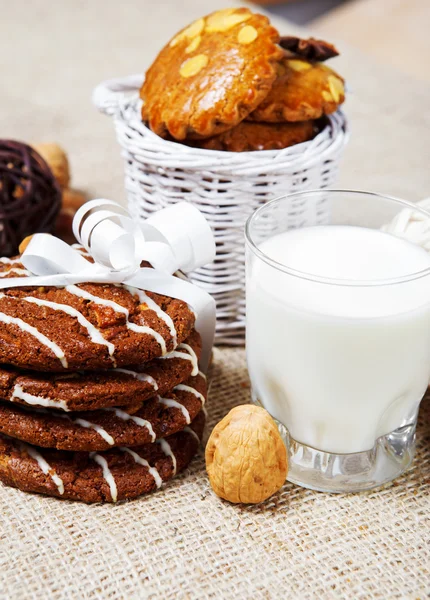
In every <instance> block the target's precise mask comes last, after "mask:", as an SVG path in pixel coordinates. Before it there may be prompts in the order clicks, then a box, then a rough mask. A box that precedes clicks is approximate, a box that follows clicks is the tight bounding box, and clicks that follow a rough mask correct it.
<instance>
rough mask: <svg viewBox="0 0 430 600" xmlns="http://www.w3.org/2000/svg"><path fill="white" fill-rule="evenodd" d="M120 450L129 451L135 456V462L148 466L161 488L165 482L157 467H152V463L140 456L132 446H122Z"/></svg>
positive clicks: (158, 487)
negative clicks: (131, 448)
mask: <svg viewBox="0 0 430 600" xmlns="http://www.w3.org/2000/svg"><path fill="white" fill-rule="evenodd" d="M120 450H121V452H127V453H128V454H130V455H131V456H132V457H133V458H134V462H136V463H137V464H138V465H142V467H146V468H147V469H148V473H149V474H150V475H152V477H153V478H154V481H155V485H156V486H157V489H160V487H161V486H162V484H163V480H162V479H161V477H160V473H159V472H158V471H157V469H156V468H155V467H151V465H150V464H149V462H148V461H147V460H145V459H144V458H142V457H141V456H139V455H138V454H137V452H134V450H130V448H124V447H121V448H120Z"/></svg>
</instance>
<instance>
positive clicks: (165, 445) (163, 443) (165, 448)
mask: <svg viewBox="0 0 430 600" xmlns="http://www.w3.org/2000/svg"><path fill="white" fill-rule="evenodd" d="M157 444H160V448H161V450H162V451H163V452H164V454H165V455H166V456H170V458H171V459H172V463H173V475H176V456H175V455H174V454H173V450H172V448H171V447H170V444H169V442H166V440H164V439H161V440H157Z"/></svg>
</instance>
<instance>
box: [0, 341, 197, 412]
mask: <svg viewBox="0 0 430 600" xmlns="http://www.w3.org/2000/svg"><path fill="white" fill-rule="evenodd" d="M200 352H201V339H200V335H199V334H198V333H197V332H196V331H195V330H194V331H192V333H191V335H190V336H188V338H186V340H185V342H183V343H181V344H179V346H178V347H177V348H176V350H174V351H173V352H169V353H168V354H166V356H165V357H163V358H156V359H153V360H152V361H150V362H148V363H145V364H143V365H139V366H132V367H127V368H122V369H110V370H99V371H87V372H83V371H75V372H71V373H66V374H63V373H60V374H57V373H41V372H35V371H23V370H22V369H18V368H16V367H10V366H6V365H1V366H0V400H2V401H9V402H13V403H14V404H16V405H22V406H24V407H25V406H26V407H27V408H31V407H35V408H53V409H55V410H61V411H64V412H70V411H72V412H73V411H88V410H96V409H99V408H109V407H112V406H127V407H128V408H127V410H130V408H131V405H132V404H133V405H135V406H137V407H140V405H141V403H142V402H144V401H145V400H147V399H149V398H151V397H152V396H153V395H154V394H159V395H161V396H163V395H164V394H166V393H167V392H169V391H170V390H172V389H173V388H174V387H175V386H176V385H178V384H180V383H183V382H184V381H185V380H186V379H188V378H189V377H191V376H192V375H194V376H195V375H197V374H198V372H199V368H198V360H199V357H200Z"/></svg>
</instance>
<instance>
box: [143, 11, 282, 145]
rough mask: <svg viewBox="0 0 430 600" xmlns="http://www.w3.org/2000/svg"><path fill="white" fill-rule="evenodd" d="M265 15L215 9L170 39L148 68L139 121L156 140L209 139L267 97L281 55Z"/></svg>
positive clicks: (236, 122) (244, 115) (276, 39)
mask: <svg viewBox="0 0 430 600" xmlns="http://www.w3.org/2000/svg"><path fill="white" fill-rule="evenodd" d="M278 41H279V34H278V32H277V31H276V29H275V28H274V27H272V26H271V25H270V22H269V20H268V19H267V17H265V16H263V15H259V14H254V13H252V12H251V11H250V10H249V9H247V8H237V9H235V8H231V9H224V10H220V11H216V12H214V13H212V14H210V15H208V16H207V17H202V18H200V19H198V20H197V21H194V23H191V25H189V26H188V27H186V28H185V29H183V30H182V31H181V32H179V34H178V35H176V36H175V37H174V38H173V39H172V40H171V41H170V42H169V43H168V44H167V45H166V46H165V47H164V48H163V49H162V50H161V52H160V53H159V55H158V56H157V58H156V59H155V61H154V63H153V64H152V65H151V67H150V68H149V69H148V71H147V73H146V77H145V81H144V83H143V86H142V88H141V91H140V95H141V98H142V100H143V107H142V119H143V121H145V122H148V123H149V126H150V128H151V129H152V131H154V132H155V133H157V134H158V135H159V136H161V137H168V135H169V134H170V135H171V136H172V137H173V138H175V139H177V140H183V139H185V138H201V137H210V136H213V135H215V134H217V133H221V132H222V131H226V130H228V129H231V128H232V127H234V126H235V125H237V124H238V123H239V122H240V121H242V120H243V119H244V118H245V117H246V116H247V115H248V114H249V113H250V112H252V111H253V110H254V109H255V108H256V107H257V106H258V105H259V104H260V102H261V101H262V100H263V99H264V98H265V97H266V96H267V94H268V93H269V90H270V88H271V86H272V84H273V82H274V80H275V77H276V68H275V67H276V63H277V62H278V61H279V60H280V58H281V57H282V56H283V54H284V51H283V50H282V49H281V48H280V47H279V46H278V45H277V42H278Z"/></svg>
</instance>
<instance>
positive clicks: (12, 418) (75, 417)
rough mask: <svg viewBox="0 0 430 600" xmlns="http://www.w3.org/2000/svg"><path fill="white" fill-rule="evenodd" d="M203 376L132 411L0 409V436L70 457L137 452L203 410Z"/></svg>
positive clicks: (16, 407) (204, 386)
mask: <svg viewBox="0 0 430 600" xmlns="http://www.w3.org/2000/svg"><path fill="white" fill-rule="evenodd" d="M206 395H207V387H206V381H205V378H204V376H202V375H197V377H190V378H189V379H188V380H186V381H185V383H181V384H179V385H177V386H176V387H175V388H174V389H173V390H171V391H170V392H168V393H166V394H164V395H163V396H161V395H157V396H154V397H153V398H151V399H150V400H147V401H146V402H143V403H141V404H140V405H139V406H138V407H135V406H133V409H132V411H131V413H130V410H128V409H127V408H122V409H119V408H106V409H101V410H96V411H88V412H82V413H68V414H65V413H59V412H56V411H52V410H50V411H49V410H46V409H43V408H42V409H28V408H24V407H22V406H15V405H13V404H11V403H7V404H6V403H0V432H1V433H3V434H6V435H8V436H10V437H13V438H18V439H19V440H22V441H24V442H28V443H30V444H34V445H35V446H41V447H43V448H56V449H57V450H74V451H84V452H92V451H100V450H108V449H109V448H112V447H114V446H141V445H142V444H149V443H152V442H155V440H156V439H158V438H161V437H166V436H169V435H172V434H174V433H177V432H178V431H181V430H182V429H184V427H186V426H187V425H189V424H190V423H191V421H192V420H193V419H194V418H195V417H196V415H197V414H198V413H199V412H200V411H201V409H202V406H204V403H205V399H206Z"/></svg>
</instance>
